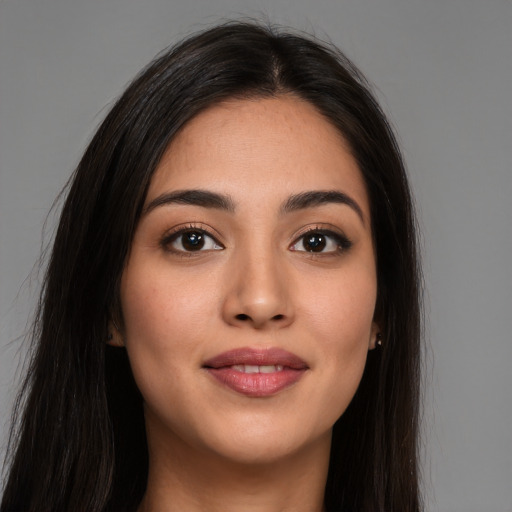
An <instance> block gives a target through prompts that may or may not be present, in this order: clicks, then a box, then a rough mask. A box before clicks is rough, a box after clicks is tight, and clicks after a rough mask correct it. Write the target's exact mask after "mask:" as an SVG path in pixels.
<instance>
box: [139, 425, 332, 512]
mask: <svg viewBox="0 0 512 512" xmlns="http://www.w3.org/2000/svg"><path fill="white" fill-rule="evenodd" d="M148 440H149V441H150V437H149V436H148ZM171 444H172V443H171ZM153 448H154V449H152V446H151V441H150V442H149V457H150V458H149V476H148V485H147V489H146V494H145V496H144V499H143V501H142V503H141V505H140V507H139V510H138V512H161V511H163V510H165V511H166V512H182V511H183V510H187V512H196V511H197V512H199V511H201V512H205V511H208V512H217V511H219V512H220V511H222V512H234V511H237V512H239V511H240V510H243V511H244V512H274V511H280V512H285V511H293V512H302V511H303V512H322V510H323V500H324V492H325V483H326V480H327V471H328V464H329V451H330V432H329V433H328V434H326V436H325V437H324V438H322V439H319V440H317V441H315V442H313V443H312V444H311V445H310V446H307V447H304V448H302V449H301V450H300V451H299V452H297V453H293V454H290V455H288V456H286V457H282V458H281V459H279V460H273V461H266V462H259V463H257V464H252V463H240V462H236V461H235V462H234V461H232V460H226V459H224V458H223V457H222V456H219V455H218V454H213V453H205V452H201V453H193V451H191V450H190V448H189V449H188V450H187V451H186V453H185V451H183V450H179V449H176V447H173V449H163V450H162V447H161V446H159V447H158V449H157V447H156V446H155V447H153Z"/></svg>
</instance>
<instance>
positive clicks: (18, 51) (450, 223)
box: [0, 0, 512, 512]
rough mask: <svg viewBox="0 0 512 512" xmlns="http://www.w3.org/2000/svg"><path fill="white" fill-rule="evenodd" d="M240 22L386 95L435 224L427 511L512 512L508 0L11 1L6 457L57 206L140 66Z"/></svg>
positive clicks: (0, 202)
mask: <svg viewBox="0 0 512 512" xmlns="http://www.w3.org/2000/svg"><path fill="white" fill-rule="evenodd" d="M239 16H252V17H257V18H261V17H263V18H268V19H270V20H271V21H273V22H278V23H281V24H285V25H289V26H293V27H295V28H298V29H302V30H306V31H308V32H312V33H315V34H316V35H317V36H319V37H321V38H330V39H331V40H332V41H333V42H334V43H335V44H337V45H338V46H340V47H341V48H342V49H343V50H344V51H345V52H346V53H347V54H348V56H349V57H351V58H352V59H353V60H354V61H355V62H356V63H357V64H358V65H359V67H360V68H361V69H362V70H363V72H364V73H365V74H366V75H367V76H368V78H369V79H370V81H371V82H372V83H373V84H374V85H375V90H376V92H377V95H378V97H379V98H380V100H381V102H382V104H383V106H384V109H385V111H386V112H387V113H388V114H389V116H390V118H391V121H392V122H393V124H394V125H395V126H396V129H397V131H398V135H399V138H400V141H401V144H402V147H403V151H404V154H405V158H406V161H407V164H408V168H409V173H410V178H411V182H412V186H413V189H414V193H415V197H416V201H417V205H418V214H419V219H420V224H421V227H422V244H423V258H424V270H425V282H426V290H427V293H426V298H425V306H426V314H427V327H426V343H427V350H426V358H425V362H426V381H427V385H426V386H425V413H424V422H423V430H424V434H423V452H424V455H423V456H424V462H423V473H424V489H425V498H426V504H427V507H426V508H427V510H428V511H440V512H456V511H457V512H459V511H460V512H494V511H496V512H498V511H499V512H506V511H512V488H511V485H512V434H511V432H512V399H511V396H510V395H511V391H512V371H511V369H510V366H511V363H512V322H511V318H512V270H511V269H512V257H511V255H512V202H511V199H510V198H511V197H512V166H511V164H512V152H511V145H512V97H511V96H512V95H511V88H512V2H511V1H510V0H428V1H427V0H422V1H421V0H316V1H313V0H309V1H308V0H238V1H235V0H180V1H172V0H143V1H142V0H101V1H100V0H97V1H96V0H87V1H79V0H0V172H1V174H0V444H1V447H2V451H3V449H4V448H5V443H6V440H7V439H6V436H7V422H8V418H9V413H10V408H11V405H12V401H13V397H14V393H15V389H16V380H15V378H16V377H17V376H19V366H20V358H21V356H22V355H23V353H24V348H23V345H22V343H21V341H20V336H22V335H23V333H24V331H25V327H26V321H27V318H28V317H29V315H30V312H31V310H32V309H33V306H34V304H35V301H36V297H37V292H38V286H39V280H38V277H37V273H33V272H32V268H33V265H34V263H35V262H36V260H37V258H38V256H39V253H40V249H41V244H42V243H46V242H48V240H49V239H50V238H51V233H52V225H53V224H52V223H53V222H54V217H50V218H49V221H48V224H47V227H46V230H45V231H44V234H43V224H44V221H45V218H46V216H47V213H48V211H49V208H50V207H51V205H52V202H53V200H54V198H55V197H56V195H57V193H58V192H59V190H60V189H61V188H62V187H63V185H64V184H65V182H66V179H67V178H68V177H69V175H70V173H71V172H72V170H73V169H74V167H75V166H76V164H77V162H78V160H79V158H80V155H81V153H82V151H83V150H84V148H85V146H86V144H87V141H88V140H89V138H90V137H91V135H92V133H93V131H94V129H95V127H96V126H97V125H98V123H99V122H100V121H101V120H102V118H103V117H104V115H105V114H106V111H107V109H108V106H109V105H111V104H112V101H113V99H114V98H115V97H116V96H118V95H119V94H120V93H121V91H122V90H123V88H124V86H125V85H126V84H127V82H128V81H129V80H130V79H131V78H132V77H133V76H134V75H135V74H136V73H137V72H138V71H139V69H140V68H141V67H142V66H144V65H145V64H146V63H147V62H148V61H149V60H151V59H152V58H153V56H154V55H155V54H156V53H157V52H158V51H160V50H161V49H163V48H164V47H166V46H168V45H169V44H171V43H173V42H175V41H177V40H178V39H180V38H181V37H183V36H184V35H186V34H188V33H189V32H190V31H193V30H197V29H201V28H204V27H206V26H208V25H210V24H212V23H214V22H216V21H218V20H221V19H225V18H233V17H239ZM30 276H31V277H30ZM1 453H2V452H0V454H1ZM393 512H399V511H393Z"/></svg>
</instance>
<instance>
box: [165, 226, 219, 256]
mask: <svg viewBox="0 0 512 512" xmlns="http://www.w3.org/2000/svg"><path fill="white" fill-rule="evenodd" d="M163 245H164V246H165V247H166V248H167V249H169V250H171V251H173V252H199V251H213V250H221V249H223V247H222V246H221V245H220V244H219V243H218V242H217V241H216V240H215V239H214V238H213V237H211V236H210V235H208V234H207V233H206V232H205V231H203V230H199V229H189V230H186V231H179V232H177V233H174V234H173V235H171V236H170V237H168V238H166V239H165V240H164V242H163Z"/></svg>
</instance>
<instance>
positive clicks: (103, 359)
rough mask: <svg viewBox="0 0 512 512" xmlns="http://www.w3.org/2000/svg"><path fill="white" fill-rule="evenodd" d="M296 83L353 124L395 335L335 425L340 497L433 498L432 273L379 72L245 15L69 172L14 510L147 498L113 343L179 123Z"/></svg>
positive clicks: (131, 93)
mask: <svg viewBox="0 0 512 512" xmlns="http://www.w3.org/2000/svg"><path fill="white" fill-rule="evenodd" d="M290 92H291V93H293V94H295V95H297V96H299V97H301V98H302V99H304V100H306V101H308V102H310V103H311V104H312V105H314V106H315V107H316V108H317V109H318V111H319V112H320V113H322V114H323V115H324V116H325V117H326V119H327V120H328V121H329V122H331V123H332V124H333V125H334V126H335V127H337V128H338V130H339V131H340V133H341V134H342V135H343V137H344V138H345V140H346V141H347V142H348V144H349V146H350V148H351V151H352V153H353V155H354V157H355V159H356V161H357V162H358V164H359V168H360V170H361V173H362V175H363V177H364V181H365V183H366V187H367V190H368V194H369V199H370V207H371V221H372V231H373V237H374V240H375V248H376V258H377V276H378V277H377V279H378V296H377V307H376V316H377V318H378V321H379V324H380V325H381V327H382V337H383V339H384V344H383V347H382V348H381V349H378V350H375V351H372V352H371V353H370V354H369V357H368V361H367V364H366V368H365V371H364V375H363V378H362V381H361V384H360V386H359V389H358V391H357V393H356V395H355V397H354V399H353V400H352V402H351V404H350V406H349V408H348V409H347V411H346V412H345V413H344V414H343V416H342V417H341V418H340V419H339V420H338V421H337V422H336V424H335V426H334V433H333V443H332V449H331V460H330V470H329V475H328V481H327V486H326V491H325V507H326V510H329V511H355V510H357V511H372V512H376V511H381V512H384V511H387V512H389V511H400V512H416V511H418V510H420V508H421V506H420V496H419V489H418V465H417V464H418V462H417V437H418V408H419V392H420V390H419V383H420V378H419V371H420V306H419V296H420V282H421V281H420V273H419V267H418V259H417V248H416V234H415V221H414V214H413V207H412V201H411V195H410V191H409V187H408V183H407V178H406V173H405V170H404V165H403V162H402V158H401V155H400V151H399V149H398V146H397V143H396V140H395V137H394V135H393V133H392V130H391V129H390V127H389V125H388V123H387V121H386V118H385V116H384V114H383V113H382V111H381V109H380V108H379V106H378V104H377V102H376V100H375V99H374V97H373V95H372V94H371V92H370V90H369V87H368V85H367V83H366V81H365V79H364V78H363V77H362V75H361V74H360V73H359V72H358V70H357V69H356V68H355V67H354V65H353V64H352V63H351V62H350V61H349V60H348V59H347V58H346V57H345V56H344V55H343V54H342V53H340V52H339V51H338V50H336V49H335V48H333V47H331V46H329V45H325V44H323V43H320V42H318V41H316V40H314V39H313V38H310V37H304V36H303V35H297V34H294V33H290V32H286V31H281V30H278V29H275V28H268V27H263V26H261V25H258V24H253V23H244V22H231V23H227V24H225V25H221V26H217V27H215V28H212V29H209V30H206V31H204V32H202V33H199V34H197V35H194V36H192V37H190V38H188V39H187V40H185V41H184V42H182V43H181V44H179V45H178V46H176V47H174V48H172V49H170V50H168V51H166V52H164V53H163V54H162V55H161V56H160V57H158V58H157V59H156V60H155V61H153V62H152V63H151V64H150V65H149V66H148V67H147V68H146V69H145V70H144V71H143V72H142V73H141V74H140V75H139V76H138V78H136V79H135V80H134V81H133V82H132V84H131V85H130V86H129V87H128V88H127V90H126V92H125V93H124V94H123V95H122V96H121V98H120V99H119V100H118V101H117V103H116V104H115V106H114V107H113V108H112V110H111V112H110V113H109V114H108V115H107V117H106V119H105V120H104V122H103V123H102V124H101V126H100V127H99V129H98V130H97V133H96V135H95V136H94V138H93V139H92V141H91V143H90V145H89V147H88V148H87V150H86V152H85V154H84V156H83V158H82V160H81V162H80V164H79V166H78V168H77V170H76V171H75V173H74V175H73V177H72V179H71V181H70V185H69V190H68V195H67V199H66V201H65V204H64V207H63V210H62V215H61V219H60V224H59V226H58V230H57V233H56V237H55V241H54V245H53V251H52V253H51V259H50V262H49V266H48V270H47V274H46V277H45V281H44V286H43V289H42V294H41V299H40V305H39V311H38V314H37V318H36V321H35V324H34V330H33V344H34V345H33V352H32V353H33V355H32V359H31V364H30V368H29V372H28V374H27V376H26V379H25V381H24V385H23V389H22V392H21V394H20V397H19V400H18V402H17V404H18V405H17V408H16V413H17V415H15V419H16V418H17V421H15V423H14V424H15V425H16V426H15V427H13V431H12V436H11V451H10V454H11V459H10V467H9V469H8V479H7V481H6V485H5V490H4V496H3V501H2V505H1V507H0V510H1V512H7V511H9V512H12V511H34V512H35V511H37V512H43V511H52V512H56V511H69V510H73V511H75V512H80V511H83V512H102V511H121V510H127V511H128V510H135V509H136V508H137V505H138V504H139V502H140V500H141V498H142V495H143V493H144V490H145V485H146V479H147V470H148V455H147V448H146V438H145V430H144V418H143V411H142V398H141V396H140V394H139V392H138V390H137V387H136V385H135V383H134V381H133V377H132V375H131V371H130V368H129V364H128V361H127V357H126V354H125V352H124V351H123V350H119V349H112V348H111V347H108V346H107V345H106V343H105V341H106V339H107V324H108V319H109V317H110V316H111V315H116V314H117V315H118V314H119V282H120V277H121V274H122V272H123V267H124V264H125V261H126V258H127V255H128V252H129V250H130V245H131V241H132V237H133V234H134V230H135V228H136V226H137V222H138V219H139V217H140V214H141V209H142V205H143V203H144V199H145V195H146V192H147V188H148V185H149V182H150V180H151V177H152V174H153V172H154V170H155V168H156V166H157V164H158V162H159V160H160V158H161V156H162V154H163V152H164V150H165V149H166V148H167V147H168V145H169V142H170V141H171V140H172V138H173V137H174V136H175V134H176V133H177V131H178V130H179V129H180V128H181V127H182V126H183V125H184V124H185V123H187V122H188V121H189V120H190V119H191V118H192V117H194V116H195V115H196V114H198V113H199V112H201V111H202V110H204V109H206V108H207V107H209V106H211V105H213V104H215V103H217V102H219V101H222V100H225V99H228V98H233V97H238V98H243V97H269V96H277V95H279V94H282V93H290Z"/></svg>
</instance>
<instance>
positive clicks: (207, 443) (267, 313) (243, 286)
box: [111, 95, 378, 512]
mask: <svg viewBox="0 0 512 512" xmlns="http://www.w3.org/2000/svg"><path fill="white" fill-rule="evenodd" d="M189 189H201V190H204V191H210V192H215V193H220V194H223V195H227V196H229V198H230V199H231V201H232V203H233V205H232V206H233V208H234V211H227V210H225V209H221V208H217V207H204V206H199V205H197V204H181V203H165V202H164V203H162V204H157V205H155V203H154V201H155V200H156V199H157V198H161V197H162V195H164V194H168V193H172V192H176V191H183V190H189ZM310 191H338V192H342V193H344V194H346V195H347V196H348V197H350V198H351V199H352V200H353V201H354V204H353V205H347V204H343V203H337V202H327V203H323V204H320V205H310V206H309V207H307V208H301V209H298V210H294V211H289V212H287V213H283V212H282V205H283V204H284V203H285V202H286V201H287V199H288V198H289V197H290V196H291V195H294V194H299V193H303V192H310ZM157 202H158V201H157ZM150 205H152V206H150ZM354 205H357V206H354ZM148 207H149V208H148ZM358 208H359V209H360V212H358V211H357V209H358ZM191 225H192V226H193V230H195V231H198V230H201V231H204V232H206V233H209V234H210V235H208V236H207V235H205V236H206V238H205V241H206V243H205V246H204V247H203V249H202V250H199V251H186V250H185V247H184V246H183V238H182V237H181V236H180V235H174V237H172V236H171V235H172V232H173V230H174V231H175V230H176V229H181V228H188V227H190V226H191ZM319 229H324V230H325V229H326V230H330V231H332V232H335V233H337V234H339V235H341V236H343V237H346V238H347V239H348V240H349V241H350V247H348V246H347V244H346V243H345V244H344V247H343V248H342V247H340V244H339V243H338V241H337V239H336V238H335V237H334V236H328V237H327V238H324V241H326V243H327V245H326V246H325V247H324V248H323V249H321V251H320V252H311V251H310V250H306V249H311V245H307V246H304V243H303V240H304V238H303V235H304V233H305V232H307V231H311V230H316V231H315V232H318V230H319ZM209 236H211V237H212V238H209ZM317 240H318V239H317ZM376 283H377V279H376V268H375V255H374V248H373V244H372V232H371V225H370V207H369V203H368V197H367V193H366V189H365V185H364V182H363V178H362V175H361V172H360V170H359V169H358V167H357V164H356V162H355V160H354V159H353V157H352V155H351V154H350V151H349V150H348V147H347V144H346V143H345V141H344V140H343V138H342V136H341V135H340V133H339V132H338V131H337V129H336V128H335V127H334V126H332V125H331V124H330V123H329V122H328V121H327V120H326V119H325V118H324V117H323V116H322V115H320V114H319V113H318V112H317V111H316V110H315V108H314V107H313V106H311V105H310V104H309V103H306V102H304V101H302V100H300V99H298V98H296V97H294V96H292V95H285V96H280V97H278V98H271V99H268V98H267V99H253V100H247V99H244V100H231V101H228V102H224V103H222V104H219V105H216V106H214V107H211V108H209V109H208V110H206V111H204V112H203V113H201V114H199V115H198V116H197V117H195V118H194V119H193V120H191V121H190V122H189V123H188V124H187V125H186V126H185V127H184V129H182V131H181V132H180V133H179V134H178V135H177V137H175V139H174V140H173V142H172V143H171V144H170V146H169V148H168V150H167V151H166V153H165V155H164V157H163V159H162V160H161V162H160V164H159V166H158V168H157V170H156V172H155V174H154V177H153V179H152V182H151V184H150V188H149V191H148V195H147V200H146V210H145V212H144V214H143V215H142V218H141V220H140V223H139V225H138V227H137V230H136V233H135V237H134V240H133V245H132V248H131V253H130V256H129V259H128V262H127V265H126V268H125V270H124V274H123V278H122V283H121V303H122V312H123V319H124V322H123V325H122V328H121V330H120V331H116V332H115V336H114V339H113V340H112V341H111V343H112V344H118V345H123V346H125V347H126V349H127V351H128V355H129V358H130V362H131V365H132V369H133V373H134V376H135V379H136V382H137V384H138V386H139V388H140V390H141V392H142V395H143V397H144V401H145V418H146V427H147V434H148V447H149V456H150V469H149V479H148V487H147V492H146V496H145V498H144V501H143V503H142V504H141V507H140V509H139V510H140V511H143V510H144V511H162V510H165V511H169V512H172V511H175V510H176V511H183V510H187V511H196V510H197V511H205V510H208V511H210V510H212V511H213V510H215V511H216V510H219V511H220V510H222V511H224V512H226V511H230V510H237V511H239V510H244V511H265V512H272V511H274V510H275V511H277V510H279V511H285V510H293V511H302V510H303V511H307V512H311V511H321V510H322V506H323V493H324V487H325V482H326V478H327V466H328V459H329V449H330V443H331V430H332V426H333V424H334V422H335V421H336V420H337V419H338V418H339V417H340V416H341V415H342V414H343V412H344V411H345V409H346V408H347V406H348V404H349V403H350V401H351V399H352V397H353V396H354V393H355V391H356V389H357V386H358V384H359V382H360V379H361V376H362V372H363V369H364V366H365V362H366V356H367V352H368V350H369V349H371V348H373V347H374V344H375V338H376V335H377V332H378V326H377V324H376V323H375V322H374V321H373V316H374V308H375V300H376V292H377V284H376ZM240 347H251V348H267V347H277V348H281V349H285V350H287V351H289V352H292V353H293V354H295V355H297V356H298V357H300V358H301V359H302V360H303V361H305V363H306V364H307V367H308V368H307V370H306V371H305V372H304V374H303V376H302V378H301V379H299V381H298V382H296V383H294V384H293V385H291V386H289V387H287V388H285V389H283V390H281V391H279V392H278V393H276V394H274V395H272V396H267V397H250V396H246V395H243V394H241V393H238V392H236V391H234V390H232V389H230V388H228V387H227V386H225V385H224V384H222V383H220V382H219V381H217V380H216V379H214V378H213V377H212V376H211V375H210V374H209V373H208V371H207V370H205V368H204V363H205V361H207V360H208V359H210V358H212V357H214V356H216V355H218V354H220V353H222V352H225V351H228V350H232V349H235V348H240Z"/></svg>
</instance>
